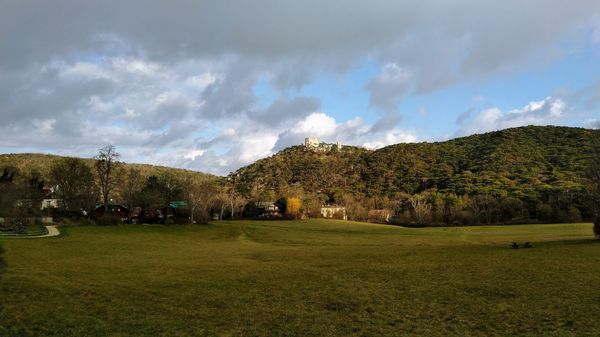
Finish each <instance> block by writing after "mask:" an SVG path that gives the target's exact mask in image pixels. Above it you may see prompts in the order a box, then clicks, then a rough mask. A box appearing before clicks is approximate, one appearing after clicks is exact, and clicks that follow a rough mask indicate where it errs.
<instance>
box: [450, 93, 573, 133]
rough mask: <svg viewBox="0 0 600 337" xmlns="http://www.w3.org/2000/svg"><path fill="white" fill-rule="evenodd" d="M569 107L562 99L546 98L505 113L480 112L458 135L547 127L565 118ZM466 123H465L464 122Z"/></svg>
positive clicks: (492, 109)
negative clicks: (529, 126) (528, 126)
mask: <svg viewBox="0 0 600 337" xmlns="http://www.w3.org/2000/svg"><path fill="white" fill-rule="evenodd" d="M568 110H569V107H568V106H567V104H566V102H565V101H564V100H562V99H560V98H553V97H546V98H545V99H543V100H540V101H531V102H529V103H527V104H526V105H525V106H523V107H522V108H518V109H512V110H510V111H508V112H504V111H502V110H501V109H499V108H497V107H494V108H488V109H484V110H482V111H480V112H479V113H478V114H477V115H476V116H474V117H472V118H471V120H469V121H468V122H466V123H464V124H463V125H462V126H461V128H460V129H459V130H458V132H457V135H469V134H473V133H481V132H487V131H494V130H500V129H505V128H511V127H517V126H525V125H546V124H551V123H555V122H557V121H558V120H560V119H561V118H563V117H564V116H565V114H566V113H567V111H568ZM463 122H464V121H463Z"/></svg>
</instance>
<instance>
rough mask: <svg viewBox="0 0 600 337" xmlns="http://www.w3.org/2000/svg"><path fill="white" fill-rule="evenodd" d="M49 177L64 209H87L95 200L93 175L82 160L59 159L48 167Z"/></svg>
mask: <svg viewBox="0 0 600 337" xmlns="http://www.w3.org/2000/svg"><path fill="white" fill-rule="evenodd" d="M50 177H51V179H52V182H53V184H55V185H56V187H57V190H56V193H57V194H58V196H60V198H61V199H62V200H63V203H64V207H65V210H66V211H76V210H79V209H80V208H83V209H86V210H88V209H89V208H91V206H92V204H93V203H94V202H96V197H97V194H96V190H95V188H94V175H93V174H92V170H91V169H90V168H89V167H88V165H86V163H85V162H84V161H83V160H81V159H79V158H64V159H61V160H60V161H58V162H56V163H55V164H54V165H53V166H52V167H51V168H50Z"/></svg>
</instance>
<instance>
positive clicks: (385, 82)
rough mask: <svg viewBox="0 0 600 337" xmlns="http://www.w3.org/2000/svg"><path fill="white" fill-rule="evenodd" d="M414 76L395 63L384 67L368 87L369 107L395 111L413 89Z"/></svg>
mask: <svg viewBox="0 0 600 337" xmlns="http://www.w3.org/2000/svg"><path fill="white" fill-rule="evenodd" d="M411 79H412V74H411V73H410V71H408V70H407V69H405V68H402V67H400V66H398V65H397V64H395V63H388V64H386V65H384V66H383V67H382V69H381V72H380V73H379V75H377V77H375V78H374V79H372V80H371V81H370V82H369V83H368V84H367V86H366V89H367V90H368V91H369V92H370V94H371V96H370V98H369V105H370V106H372V107H375V108H379V109H381V110H382V111H386V112H389V111H394V110H396V108H397V106H398V104H399V103H400V101H401V100H402V98H404V96H406V94H408V91H409V90H410V88H411Z"/></svg>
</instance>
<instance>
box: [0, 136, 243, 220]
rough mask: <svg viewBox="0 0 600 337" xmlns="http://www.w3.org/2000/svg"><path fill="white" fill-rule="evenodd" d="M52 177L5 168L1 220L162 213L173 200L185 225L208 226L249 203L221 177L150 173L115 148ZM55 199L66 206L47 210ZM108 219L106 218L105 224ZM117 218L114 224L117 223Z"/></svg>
mask: <svg viewBox="0 0 600 337" xmlns="http://www.w3.org/2000/svg"><path fill="white" fill-rule="evenodd" d="M47 171H48V173H47V174H46V175H45V176H42V174H40V172H38V171H31V172H21V171H19V170H18V169H16V168H10V167H5V168H4V169H3V171H2V175H0V217H6V218H11V219H24V218H32V217H39V216H42V215H45V214H47V213H48V212H51V213H52V215H54V216H59V217H70V218H84V217H87V218H89V217H92V218H93V215H94V214H93V212H94V210H96V209H98V208H99V207H104V208H105V210H106V209H107V207H108V206H109V205H110V204H119V205H123V206H126V207H128V208H132V207H140V208H142V209H145V210H152V211H156V210H163V209H165V208H166V207H168V206H169V204H170V203H171V202H173V201H179V202H180V203H182V204H183V205H185V207H184V208H185V210H184V214H185V218H183V219H178V220H179V221H182V222H198V221H206V220H207V219H209V218H210V217H211V216H212V215H213V213H215V212H216V213H217V214H218V217H219V218H222V217H236V216H239V214H241V210H242V208H243V204H244V203H245V201H244V200H243V199H242V198H241V196H240V195H239V194H237V193H236V192H235V191H234V190H232V189H227V187H226V186H225V185H224V184H222V183H220V182H219V181H220V180H219V179H218V178H217V177H213V176H209V175H205V174H199V173H197V172H191V171H181V170H180V171H178V172H175V171H174V170H170V169H163V170H156V171H155V172H151V173H150V174H147V173H145V172H144V171H142V170H140V169H139V168H136V167H135V166H131V165H126V164H124V163H123V162H121V161H120V155H119V153H118V152H117V151H116V149H115V147H114V146H112V145H109V146H106V147H103V148H102V149H100V150H99V152H98V154H97V156H96V157H94V159H93V161H89V160H84V159H81V158H70V157H64V158H60V159H58V160H55V161H53V162H52V164H51V165H49V168H48V170H47ZM49 195H52V198H55V199H59V200H60V201H61V203H62V205H61V207H59V208H57V209H53V210H42V207H41V202H42V200H44V199H46V198H48V197H49ZM104 220H106V219H104ZM113 220H114V219H111V221H109V222H112V221H113Z"/></svg>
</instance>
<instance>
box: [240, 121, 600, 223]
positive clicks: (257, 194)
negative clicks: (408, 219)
mask: <svg viewBox="0 0 600 337" xmlns="http://www.w3.org/2000/svg"><path fill="white" fill-rule="evenodd" d="M594 132H595V131H593V130H588V129H582V128H569V127H554V126H543V127H541V126H528V127H520V128H513V129H506V130H502V131H497V132H490V133H486V134H478V135H473V136H469V137H464V138H457V139H453V140H449V141H445V142H436V143H412V144H396V145H391V146H387V147H385V148H382V149H379V150H376V151H369V150H366V149H361V148H356V147H345V148H344V149H343V150H342V151H340V152H337V151H330V152H327V153H317V152H312V151H308V150H305V149H304V147H302V146H296V147H292V148H288V149H286V150H284V151H282V152H280V153H278V154H276V155H274V156H272V157H270V158H266V159H263V160H259V161H257V162H256V163H254V164H252V165H249V166H247V167H244V168H242V169H240V170H238V171H237V172H235V173H233V174H232V175H231V176H230V180H231V181H233V182H235V184H236V186H237V189H238V190H239V191H240V192H241V193H243V194H244V195H245V196H246V197H249V198H257V199H258V198H262V197H264V194H265V193H266V194H267V195H269V196H270V195H275V196H285V195H286V194H288V195H289V194H302V195H304V196H306V195H308V196H310V195H312V196H313V197H314V198H318V199H320V200H321V201H322V202H324V203H333V204H345V200H347V199H348V198H349V196H351V198H352V200H362V201H363V203H365V204H366V205H367V207H369V208H378V207H382V206H383V207H389V206H390V203H392V202H393V201H394V200H395V199H398V198H400V196H404V197H405V196H406V195H417V194H424V193H429V194H431V193H432V192H435V193H442V194H452V195H457V196H478V195H479V196H480V195H485V196H490V197H492V198H495V199H502V198H516V199H518V200H520V201H521V202H523V203H525V204H526V205H528V206H529V208H530V209H532V210H533V209H535V206H536V205H537V204H539V203H549V202H560V201H557V199H561V198H566V199H568V200H567V202H569V203H577V204H578V205H579V206H580V207H581V208H583V206H582V203H583V200H584V195H585V193H586V187H585V186H586V181H585V178H584V171H585V169H586V166H587V162H588V159H589V153H590V149H591V136H592V134H593V133H594ZM429 194H428V195H427V197H429V196H430V195H429ZM575 199H576V200H575ZM574 200H575V201H574ZM584 213H585V212H584Z"/></svg>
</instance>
